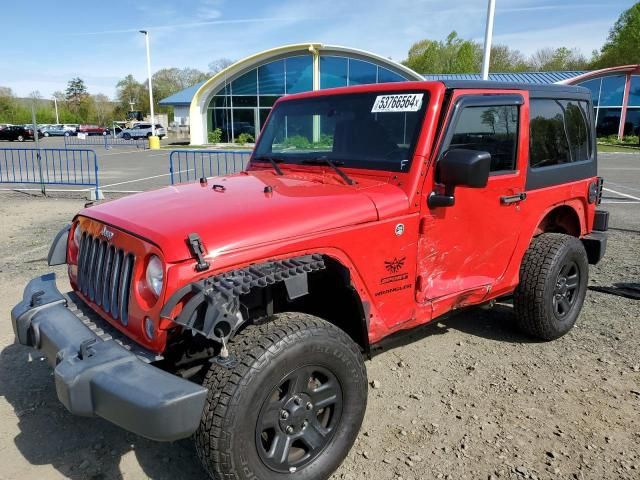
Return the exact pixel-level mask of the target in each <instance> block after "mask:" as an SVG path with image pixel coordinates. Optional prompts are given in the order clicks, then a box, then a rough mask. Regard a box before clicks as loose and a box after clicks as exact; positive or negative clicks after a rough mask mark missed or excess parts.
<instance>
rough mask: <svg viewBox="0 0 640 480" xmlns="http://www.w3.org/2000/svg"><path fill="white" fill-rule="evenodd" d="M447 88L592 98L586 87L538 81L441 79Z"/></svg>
mask: <svg viewBox="0 0 640 480" xmlns="http://www.w3.org/2000/svg"><path fill="white" fill-rule="evenodd" d="M441 83H443V84H444V86H445V87H446V88H451V89H465V88H468V89H471V88H479V89H481V88H492V89H495V90H528V91H529V92H531V94H532V96H536V97H554V96H560V95H562V96H566V95H567V94H569V95H571V96H577V97H584V98H585V100H586V99H588V100H591V91H590V90H589V89H588V88H585V87H578V86H575V85H561V84H560V85H559V84H555V83H554V84H549V85H544V84H537V83H516V82H513V83H511V82H493V81H491V80H441Z"/></svg>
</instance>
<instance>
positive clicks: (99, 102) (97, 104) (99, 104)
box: [92, 93, 114, 126]
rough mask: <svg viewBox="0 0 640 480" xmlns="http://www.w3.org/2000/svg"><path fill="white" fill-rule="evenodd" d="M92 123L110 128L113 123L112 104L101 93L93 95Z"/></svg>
mask: <svg viewBox="0 0 640 480" xmlns="http://www.w3.org/2000/svg"><path fill="white" fill-rule="evenodd" d="M92 100H93V115H94V122H95V123H97V124H98V125H106V126H110V124H111V122H112V121H113V110H114V103H113V102H111V101H110V100H109V97H107V96H106V95H105V94H103V93H98V94H97V95H93V98H92Z"/></svg>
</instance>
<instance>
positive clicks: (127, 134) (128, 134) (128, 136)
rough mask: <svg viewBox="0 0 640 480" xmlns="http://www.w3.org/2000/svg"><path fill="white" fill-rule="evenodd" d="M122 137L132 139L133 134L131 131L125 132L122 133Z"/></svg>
mask: <svg viewBox="0 0 640 480" xmlns="http://www.w3.org/2000/svg"><path fill="white" fill-rule="evenodd" d="M122 138H124V139H125V140H131V134H130V133H123V134H122Z"/></svg>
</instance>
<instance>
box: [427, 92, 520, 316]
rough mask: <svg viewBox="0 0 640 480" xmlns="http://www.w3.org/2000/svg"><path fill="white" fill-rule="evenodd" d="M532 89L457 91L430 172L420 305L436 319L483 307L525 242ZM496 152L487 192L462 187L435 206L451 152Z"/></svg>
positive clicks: (481, 189)
mask: <svg viewBox="0 0 640 480" xmlns="http://www.w3.org/2000/svg"><path fill="white" fill-rule="evenodd" d="M526 97H527V92H522V91H504V90H501V91H495V92H487V91H482V94H481V95H480V94H479V92H478V93H477V94H476V93H474V92H473V91H470V90H461V91H457V92H454V94H453V95H452V99H451V102H450V108H449V111H448V115H447V120H446V123H445V125H446V126H445V128H444V129H443V134H442V136H441V141H440V145H439V148H438V149H437V150H436V152H437V154H436V155H435V157H434V160H433V161H432V166H431V170H430V174H429V175H428V176H427V179H426V180H425V185H424V188H423V192H424V194H423V197H424V198H423V201H422V212H421V223H420V237H419V242H418V282H417V285H418V286H417V290H416V300H417V302H418V303H423V304H424V303H431V305H432V308H433V316H434V317H437V316H439V315H441V314H442V313H445V312H447V311H449V310H451V309H454V308H458V307H462V306H465V305H471V304H475V303H479V302H481V301H482V300H483V299H484V298H485V297H486V296H487V295H488V294H489V293H490V292H491V291H492V290H493V289H494V287H495V286H496V284H498V283H499V282H500V280H501V277H502V276H503V274H504V273H505V271H506V269H507V267H508V265H509V262H510V261H511V258H512V256H513V252H514V249H515V247H516V243H517V241H518V237H519V231H520V224H521V221H522V212H521V209H520V203H521V202H522V201H523V200H524V198H525V197H524V196H523V189H524V180H525V179H524V176H525V175H524V172H525V171H526V160H527V152H528V144H527V142H528V136H527V135H526V134H524V135H523V134H522V132H526V131H527V125H528V108H527V106H526V105H527V102H526V100H527V98H526ZM452 148H463V149H470V150H478V151H486V152H489V153H490V154H491V173H490V177H489V180H488V183H487V185H486V187H483V188H470V187H460V186H459V187H456V188H455V191H454V198H455V200H454V202H455V203H454V205H452V206H447V207H433V208H430V207H429V206H428V205H427V197H428V195H429V194H430V193H431V192H436V193H441V192H442V191H443V190H444V188H445V186H444V185H441V184H439V183H438V177H437V170H438V162H440V161H442V160H441V159H442V157H443V155H444V153H445V152H447V150H449V149H452Z"/></svg>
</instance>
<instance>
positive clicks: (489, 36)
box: [482, 0, 496, 80]
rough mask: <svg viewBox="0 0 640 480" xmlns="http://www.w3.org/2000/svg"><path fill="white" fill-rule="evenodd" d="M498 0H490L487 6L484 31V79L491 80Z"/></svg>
mask: <svg viewBox="0 0 640 480" xmlns="http://www.w3.org/2000/svg"><path fill="white" fill-rule="evenodd" d="M495 11H496V0H489V5H488V7H487V28H486V30H485V32H484V54H483V56H482V79H483V80H489V61H490V60H491V42H492V40H493V17H494V14H495Z"/></svg>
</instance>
